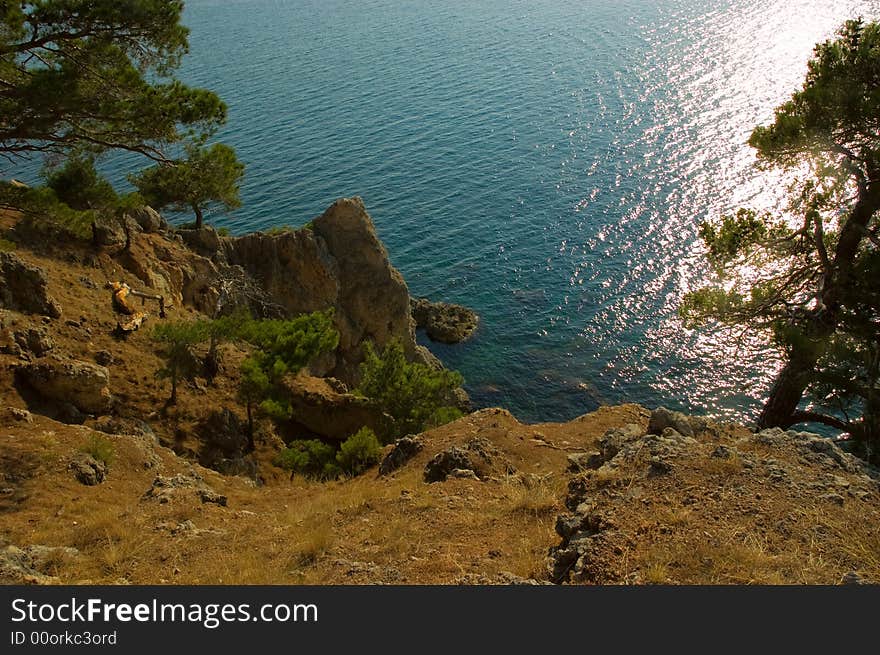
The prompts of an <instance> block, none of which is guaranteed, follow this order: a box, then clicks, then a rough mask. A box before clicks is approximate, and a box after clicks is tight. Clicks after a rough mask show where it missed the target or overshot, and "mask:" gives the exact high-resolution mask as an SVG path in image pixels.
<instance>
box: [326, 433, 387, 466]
mask: <svg viewBox="0 0 880 655" xmlns="http://www.w3.org/2000/svg"><path fill="white" fill-rule="evenodd" d="M381 457H382V444H380V443H379V439H378V438H377V437H376V434H375V433H374V432H373V431H372V430H371V429H370V428H368V427H363V428H361V429H360V430H358V431H357V432H355V433H354V434H353V435H351V436H350V437H349V438H348V439H346V440H345V441H343V442H342V446H341V447H340V448H339V452H338V453H336V462H337V463H338V464H339V467H340V468H341V469H342V471H343V472H344V473H347V474H348V475H359V474H361V473H363V472H364V471H366V470H367V469H368V468H370V467H371V466H372V465H373V464H376V463H377V462H378V461H379V459H381Z"/></svg>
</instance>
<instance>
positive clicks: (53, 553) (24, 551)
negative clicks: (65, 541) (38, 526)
mask: <svg viewBox="0 0 880 655" xmlns="http://www.w3.org/2000/svg"><path fill="white" fill-rule="evenodd" d="M77 556H79V551H78V550H77V549H76V548H69V547H63V546H58V547H53V546H41V545H33V546H27V547H25V548H19V547H17V546H11V545H10V546H6V547H5V548H3V549H0V581H2V582H3V583H6V584H9V583H13V584H56V583H57V582H58V578H57V577H56V576H53V575H49V574H48V573H49V571H50V570H51V569H52V568H53V567H55V566H56V565H57V564H58V562H59V561H62V560H64V559H66V558H72V557H77Z"/></svg>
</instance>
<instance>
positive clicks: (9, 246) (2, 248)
mask: <svg viewBox="0 0 880 655" xmlns="http://www.w3.org/2000/svg"><path fill="white" fill-rule="evenodd" d="M11 250H15V244H14V243H13V242H12V241H9V240H8V239H4V238H2V237H0V252H9V251H11Z"/></svg>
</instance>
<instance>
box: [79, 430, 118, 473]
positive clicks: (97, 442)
mask: <svg viewBox="0 0 880 655" xmlns="http://www.w3.org/2000/svg"><path fill="white" fill-rule="evenodd" d="M79 451H80V452H81V453H87V454H89V455H91V456H92V457H94V458H95V459H96V460H98V461H99V462H104V464H106V465H107V466H110V464H111V462H113V456H114V449H113V443H112V442H111V441H110V440H109V439H107V438H106V437H102V436H101V435H99V434H92V436H91V437H89V440H88V441H87V442H86V444H85V445H84V446H82V447H81V448H80V449H79Z"/></svg>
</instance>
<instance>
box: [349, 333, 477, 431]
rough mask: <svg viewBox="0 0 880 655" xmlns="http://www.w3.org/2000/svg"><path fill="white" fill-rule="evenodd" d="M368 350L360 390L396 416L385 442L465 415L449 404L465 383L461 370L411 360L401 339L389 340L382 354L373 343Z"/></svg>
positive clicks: (358, 391)
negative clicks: (451, 369)
mask: <svg viewBox="0 0 880 655" xmlns="http://www.w3.org/2000/svg"><path fill="white" fill-rule="evenodd" d="M365 351H366V358H365V359H364V362H363V364H361V383H360V384H359V385H358V387H357V389H356V392H357V393H359V394H360V395H362V396H365V397H367V398H370V399H372V400H374V401H376V402H377V403H379V405H380V406H381V407H382V409H383V410H384V411H385V412H387V413H388V414H389V415H390V416H391V417H392V418H393V419H394V422H395V425H394V429H393V430H392V434H389V435H383V436H384V437H386V439H384V443H388V442H390V441H392V440H393V439H395V438H397V437H400V436H403V435H405V434H411V433H416V432H422V431H423V430H425V429H427V428H431V427H436V426H437V425H442V424H443V423H444V422H448V421H449V420H452V419H453V418H458V417H459V416H461V414H460V413H459V412H457V411H456V410H455V408H454V407H449V405H448V403H449V399H450V398H451V396H452V392H453V390H454V389H456V388H458V387H460V386H461V384H462V381H463V380H462V377H461V375H460V374H459V373H457V372H455V371H448V370H446V369H440V370H436V369H434V368H431V367H430V366H427V365H426V364H419V363H416V362H408V361H407V360H406V355H405V354H404V352H403V345H402V344H401V343H400V341H399V340H397V339H394V340H392V341H391V342H389V343H388V345H386V346H385V350H384V351H383V352H382V354H381V355H379V354H377V353H376V351H375V350H374V349H373V347H372V345H371V344H369V343H367V344H366V346H365Z"/></svg>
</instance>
